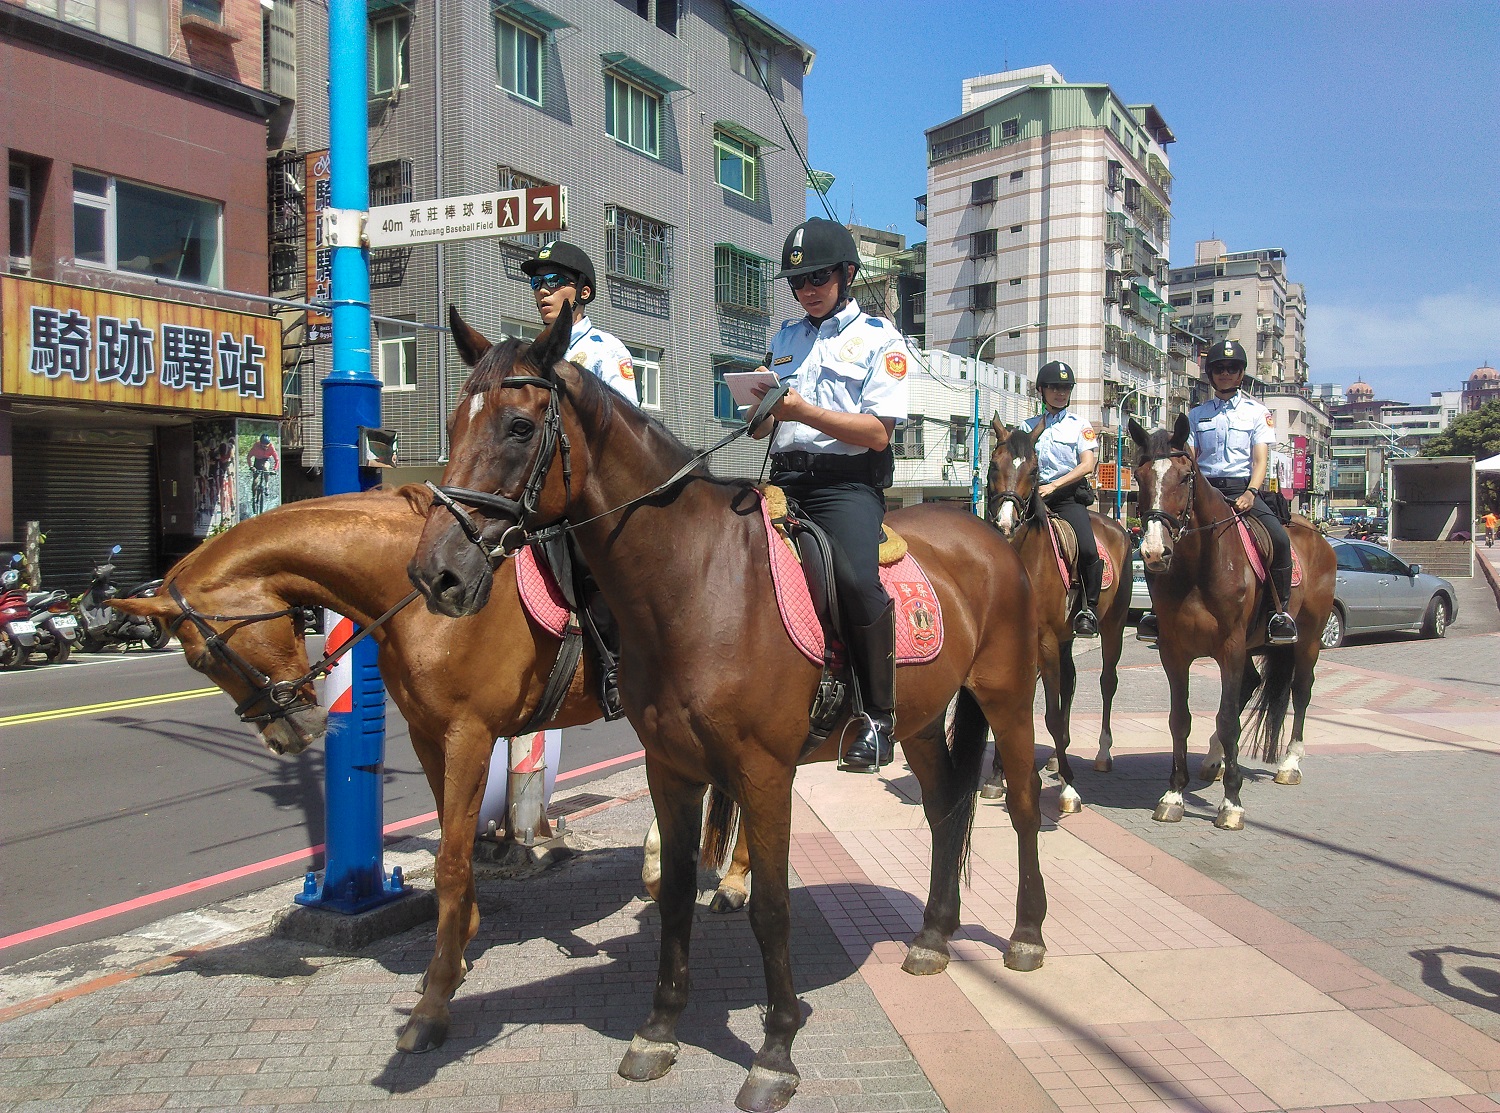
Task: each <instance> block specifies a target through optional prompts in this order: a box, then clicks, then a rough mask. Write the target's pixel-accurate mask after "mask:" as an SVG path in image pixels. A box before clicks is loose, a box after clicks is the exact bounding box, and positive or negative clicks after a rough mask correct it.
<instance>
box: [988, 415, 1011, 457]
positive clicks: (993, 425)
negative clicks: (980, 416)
mask: <svg viewBox="0 0 1500 1113" xmlns="http://www.w3.org/2000/svg"><path fill="white" fill-rule="evenodd" d="M1008 436H1010V430H1009V429H1007V428H1006V427H1005V422H1003V421H1001V420H1000V415H999V414H996V415H995V416H994V417H992V418H990V450H991V451H993V450H994V448H995V446H996V445H997V444H1000V443H1002V442H1003V441H1004V440H1005V438H1006V437H1008Z"/></svg>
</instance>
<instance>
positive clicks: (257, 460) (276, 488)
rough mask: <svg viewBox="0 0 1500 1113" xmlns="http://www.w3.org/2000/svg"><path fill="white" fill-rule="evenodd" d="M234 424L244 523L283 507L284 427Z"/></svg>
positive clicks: (271, 423) (262, 423) (237, 481)
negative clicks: (282, 438)
mask: <svg viewBox="0 0 1500 1113" xmlns="http://www.w3.org/2000/svg"><path fill="white" fill-rule="evenodd" d="M234 424H235V437H234V440H235V469H234V471H235V486H236V489H237V494H238V502H239V520H240V521H242V522H243V521H244V520H245V519H246V518H253V517H254V516H255V515H257V514H262V513H264V512H265V511H267V510H274V509H276V507H278V506H280V505H281V423H280V422H276V421H244V420H240V421H236V422H235V423H234Z"/></svg>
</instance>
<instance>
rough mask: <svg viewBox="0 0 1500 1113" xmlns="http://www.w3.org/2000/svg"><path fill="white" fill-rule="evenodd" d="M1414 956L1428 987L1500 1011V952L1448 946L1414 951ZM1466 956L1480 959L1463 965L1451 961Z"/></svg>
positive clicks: (1446, 995) (1493, 1010) (1489, 1010)
mask: <svg viewBox="0 0 1500 1113" xmlns="http://www.w3.org/2000/svg"><path fill="white" fill-rule="evenodd" d="M1411 956H1412V958H1414V959H1416V960H1417V961H1418V962H1419V963H1421V965H1422V982H1423V984H1424V985H1426V986H1427V987H1428V988H1430V989H1434V990H1436V991H1437V992H1438V993H1441V994H1442V995H1443V996H1444V997H1448V998H1451V999H1452V1000H1454V1001H1462V1002H1464V1003H1465V1004H1469V1005H1473V1006H1475V1007H1476V1008H1481V1009H1484V1010H1485V1011H1486V1012H1492V1013H1496V1014H1500V954H1495V953H1494V952H1492V951H1474V950H1470V949H1469V948H1467V947H1453V946H1448V947H1434V948H1432V949H1430V950H1421V951H1412V952H1411ZM1464 958H1472V959H1478V960H1480V962H1479V964H1468V963H1466V964H1463V965H1456V964H1453V963H1451V962H1450V960H1454V959H1458V960H1461V959H1464Z"/></svg>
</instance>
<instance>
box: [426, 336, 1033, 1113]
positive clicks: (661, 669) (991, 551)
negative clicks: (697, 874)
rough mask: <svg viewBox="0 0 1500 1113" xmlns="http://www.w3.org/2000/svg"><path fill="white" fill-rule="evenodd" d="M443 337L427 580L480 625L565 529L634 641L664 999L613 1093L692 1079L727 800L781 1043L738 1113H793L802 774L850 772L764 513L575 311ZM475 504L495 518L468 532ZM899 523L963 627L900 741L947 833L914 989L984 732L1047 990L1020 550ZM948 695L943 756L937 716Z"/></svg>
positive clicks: (907, 513) (935, 516)
mask: <svg viewBox="0 0 1500 1113" xmlns="http://www.w3.org/2000/svg"><path fill="white" fill-rule="evenodd" d="M450 318H451V325H452V330H453V336H454V340H455V342H456V343H457V345H458V349H459V352H460V353H461V354H462V356H463V358H464V360H465V362H466V363H468V364H469V365H470V366H472V367H474V372H473V374H472V375H471V376H470V378H469V381H468V382H467V384H466V385H465V387H464V391H463V393H462V394H461V395H460V397H459V400H458V405H457V407H456V409H455V411H454V416H453V422H452V436H451V439H450V443H451V444H452V446H453V451H452V459H451V461H450V463H449V465H448V469H447V472H446V473H445V475H444V482H445V483H446V484H450V485H451V486H445V487H443V488H441V490H442V491H443V492H444V496H445V497H446V498H448V499H450V500H452V501H451V502H450V503H449V504H448V505H445V506H441V507H440V506H436V505H435V506H434V508H433V512H432V514H431V515H430V516H429V518H428V523H427V528H426V530H425V531H424V532H423V535H422V543H421V545H420V546H419V548H418V550H417V554H416V556H415V557H414V558H413V561H412V565H411V576H412V580H413V582H414V583H416V584H417V585H418V586H420V587H421V588H422V590H423V591H424V592H425V593H426V595H427V597H428V601H429V605H430V606H432V607H433V608H434V609H436V610H439V611H441V612H443V613H445V614H450V615H455V616H461V615H465V614H472V613H474V612H475V611H476V610H478V609H480V608H482V607H483V606H484V603H485V600H486V598H487V597H488V594H489V592H490V590H491V583H492V581H493V576H492V575H491V564H492V562H493V561H496V560H498V559H502V558H503V551H504V550H505V549H506V548H507V547H509V546H512V545H514V544H517V543H519V542H518V539H519V537H520V536H521V535H523V534H525V533H527V531H531V530H535V529H537V528H538V527H542V526H545V525H548V524H549V523H562V522H567V523H570V524H569V525H568V526H567V528H568V529H570V530H572V532H573V535H574V537H575V538H576V539H577V542H578V544H579V546H580V548H581V550H582V552H583V555H584V557H585V559H586V560H587V561H588V564H589V567H590V568H591V569H592V571H593V574H594V576H595V577H596V578H597V580H598V582H599V584H600V587H601V589H602V591H603V593H604V596H605V598H606V600H607V601H608V603H609V605H610V607H611V609H612V610H613V611H614V613H615V615H616V617H617V619H618V620H619V624H620V629H621V641H622V666H621V671H620V682H621V692H622V696H623V699H624V705H625V711H626V714H627V715H628V716H629V718H630V722H631V724H632V725H633V726H634V727H635V728H636V732H637V734H638V735H639V736H640V738H641V741H642V743H643V744H644V745H645V747H646V771H647V777H648V779H649V782H650V785H651V796H652V800H653V801H654V803H655V805H656V815H657V819H658V821H659V823H660V825H661V839H662V884H661V897H660V908H661V921H662V940H661V953H660V961H659V966H658V974H657V983H656V991H655V996H654V1001H653V1007H652V1010H651V1013H650V1015H649V1016H648V1017H647V1019H646V1021H645V1023H644V1024H643V1025H642V1026H641V1027H640V1029H638V1031H637V1032H636V1035H635V1038H634V1040H633V1041H632V1043H631V1045H630V1048H629V1050H628V1051H627V1052H626V1054H625V1056H624V1058H623V1060H622V1061H621V1063H620V1068H619V1069H620V1073H621V1075H623V1076H624V1077H626V1078H629V1079H633V1080H645V1079H649V1078H657V1077H660V1076H661V1075H663V1074H665V1073H666V1072H667V1071H668V1070H670V1069H671V1066H672V1063H673V1061H674V1060H675V1058H676V1054H677V1043H676V1040H675V1029H676V1024H677V1020H678V1017H679V1016H680V1015H681V1013H682V1009H683V1007H684V1006H685V1004H686V1002H687V988H688V942H689V935H690V931H691V927H692V917H693V895H694V858H695V856H696V852H697V849H698V845H699V833H700V829H701V827H702V813H701V804H702V800H703V793H704V788H705V786H706V785H710V784H712V785H714V786H717V787H718V788H720V789H722V790H723V791H724V792H726V793H727V794H728V795H729V796H730V797H732V798H733V799H734V801H735V802H736V803H737V804H738V805H739V807H740V809H741V821H742V826H743V829H744V831H745V833H746V835H747V837H748V839H749V846H750V860H751V866H752V868H753V871H754V876H755V886H754V891H753V892H752V893H751V896H750V905H749V907H750V921H751V925H752V928H753V930H754V931H755V935H756V939H757V941H758V942H759V944H760V948H761V954H762V960H763V963H764V969H765V976H766V984H767V994H768V998H769V1007H768V1009H767V1013H766V1021H765V1030H766V1040H765V1043H764V1044H763V1046H762V1047H761V1049H760V1051H759V1052H758V1053H757V1054H756V1056H755V1059H754V1063H753V1066H752V1068H751V1070H750V1074H749V1076H748V1077H747V1079H746V1080H745V1083H744V1086H743V1087H742V1088H741V1090H740V1093H739V1096H738V1097H737V1098H736V1104H737V1105H739V1107H740V1108H742V1109H750V1110H768V1109H779V1108H781V1107H782V1106H784V1105H785V1104H786V1103H787V1102H788V1101H789V1100H790V1099H791V1096H792V1094H793V1092H794V1091H795V1089H796V1086H797V1082H798V1075H797V1071H796V1067H795V1066H794V1065H793V1063H792V1057H791V1044H792V1039H793V1037H794V1036H795V1034H796V1031H797V1029H798V1028H799V1027H800V1026H801V1023H802V1020H801V1011H800V1007H799V1005H798V1002H797V997H796V991H795V990H794V988H793V985H792V973H791V966H790V955H789V948H788V933H789V930H790V922H791V912H790V904H789V899H788V878H787V852H788V847H789V844H790V836H791V796H792V777H793V774H794V771H795V769H796V766H797V763H798V761H799V760H802V759H804V758H808V759H812V760H818V759H831V758H833V757H834V756H836V752H837V742H838V737H839V732H838V731H837V730H835V732H834V734H833V735H832V736H831V737H830V738H829V739H828V740H827V741H826V742H825V743H824V744H823V745H822V747H821V748H820V749H818V750H817V751H815V752H814V753H812V754H804V752H803V750H804V743H805V742H806V741H807V739H808V735H809V711H808V709H809V708H810V707H811V705H812V703H813V698H814V694H815V692H816V691H817V688H818V683H819V670H818V668H817V667H815V666H814V665H812V664H810V663H809V662H808V661H807V659H806V658H805V657H803V656H802V654H801V653H800V652H798V650H797V648H796V647H795V646H794V645H793V643H792V641H791V639H790V638H789V637H788V635H787V634H786V631H785V630H784V628H783V626H782V623H781V618H780V616H779V614H778V612H777V605H776V602H775V599H774V594H773V592H774V589H773V585H772V581H771V573H770V567H769V553H768V545H769V544H770V543H771V542H770V541H769V540H768V538H767V537H766V533H765V529H764V527H763V525H762V516H761V511H760V508H759V502H758V497H757V495H756V492H755V491H754V490H753V489H752V488H751V487H750V486H749V484H747V483H745V482H742V481H726V480H718V479H715V478H714V477H713V476H712V475H710V474H709V473H708V471H707V469H706V468H704V467H702V466H701V465H695V463H694V455H693V453H692V452H691V451H690V450H689V449H687V448H686V447H685V446H683V445H682V444H681V443H680V442H679V441H678V440H677V439H676V438H675V437H673V436H672V435H671V433H669V432H668V431H667V430H666V428H665V427H664V426H662V425H661V424H660V423H659V422H657V421H655V420H653V419H652V418H651V417H649V416H648V415H646V414H645V413H644V412H643V411H641V410H639V409H636V408H635V407H633V406H628V405H624V404H622V403H621V402H620V401H619V399H618V398H617V397H613V396H612V395H611V393H610V391H609V390H608V389H607V388H606V387H604V386H603V384H602V383H600V381H599V380H598V379H597V378H595V377H594V376H593V375H591V374H589V373H587V372H584V371H581V370H580V369H579V368H578V367H576V366H574V365H572V364H569V363H567V362H565V361H564V360H563V354H564V351H565V349H566V347H567V339H568V333H569V329H570V327H571V312H570V310H569V309H567V308H565V309H564V311H563V313H562V314H561V315H560V316H559V317H558V319H557V321H556V322H554V323H553V325H552V327H551V329H550V330H549V331H548V332H546V333H544V334H543V335H542V336H541V337H539V338H538V340H537V341H536V342H535V343H534V344H532V345H531V346H529V347H528V346H527V345H526V344H524V343H523V342H521V341H518V340H508V341H505V342H503V343H501V344H498V345H495V346H493V347H492V346H491V345H490V344H489V342H488V341H487V340H485V339H484V337H482V336H481V335H479V334H478V333H477V332H475V331H474V330H473V329H471V328H470V327H469V326H468V325H466V324H465V323H464V322H463V320H462V319H461V318H459V316H458V314H457V313H456V312H453V313H451V314H450ZM679 475H681V476H682V478H680V479H676V478H674V477H677V476H679ZM490 492H495V493H494V494H491V493H490ZM460 501H461V502H463V503H466V504H468V505H469V506H473V507H476V508H479V509H478V510H477V512H476V513H471V512H470V511H469V510H467V509H465V508H464V507H463V506H460V505H458V503H459V502H460ZM627 503H628V504H629V505H628V506H627V505H626V504H627ZM888 520H889V521H890V522H891V524H892V525H893V526H894V527H895V528H897V529H899V530H900V532H901V533H902V535H903V536H905V537H906V539H907V541H908V543H909V545H910V548H911V551H912V552H913V553H914V554H915V555H916V556H917V558H918V560H919V561H920V562H921V564H922V566H923V567H924V569H925V570H926V572H927V574H928V576H929V578H930V579H931V581H932V584H933V587H934V589H935V591H936V593H937V596H938V599H939V602H940V604H941V607H942V616H943V624H944V626H945V629H946V642H945V645H944V648H943V651H942V653H941V654H940V655H939V656H938V657H937V658H936V659H935V660H933V661H932V662H930V663H928V664H924V665H915V666H911V667H908V668H903V669H901V670H899V673H898V676H899V680H898V683H897V696H898V707H897V721H898V734H899V736H900V738H901V740H902V741H903V743H904V748H905V754H906V760H907V762H908V763H909V764H910V766H911V767H912V770H913V772H915V774H916V775H917V777H918V780H919V781H920V783H921V786H922V800H923V808H924V810H925V812H926V816H927V820H928V823H929V825H930V826H931V828H932V879H931V886H930V889H929V894H928V901H927V907H926V911H925V915H924V924H923V927H922V930H921V931H920V932H918V934H917V936H916V938H915V940H914V941H913V943H912V945H911V948H910V950H909V952H908V954H907V958H906V962H905V963H904V967H905V968H906V969H907V970H908V971H909V972H912V973H933V972H937V971H939V970H942V969H943V968H944V967H945V966H946V964H947V961H948V944H947V941H948V938H949V937H950V936H951V935H952V933H953V931H954V930H956V928H957V927H958V923H959V874H960V868H961V862H962V859H963V856H964V853H965V851H966V848H967V845H968V836H969V831H970V828H971V824H972V821H973V814H974V795H975V789H976V788H977V786H978V782H979V771H980V766H981V764H982V762H983V758H984V748H985V731H986V720H988V724H989V725H990V726H992V727H993V728H994V731H995V734H996V737H997V739H998V742H997V745H998V746H999V747H1000V748H1001V750H1002V751H1003V755H1004V758H1003V760H1004V765H1005V768H1006V769H1007V770H1008V771H1010V772H1011V780H1010V785H1011V811H1010V816H1011V822H1012V824H1013V826H1014V827H1015V829H1016V832H1017V835H1018V842H1019V851H1018V854H1019V859H1020V871H1019V874H1020V882H1019V886H1018V893H1017V901H1016V905H1017V919H1016V925H1015V930H1014V932H1013V934H1012V936H1011V944H1010V947H1009V950H1008V952H1007V955H1006V962H1007V964H1008V965H1010V966H1012V967H1014V968H1020V969H1033V968H1035V967H1036V966H1038V965H1039V964H1040V962H1041V960H1042V956H1043V954H1044V952H1045V947H1044V945H1043V942H1042V934H1041V924H1042V919H1043V916H1044V915H1045V911H1046V897H1045V893H1044V889H1043V885H1042V876H1041V869H1040V864H1039V861H1038V854H1037V831H1038V829H1039V827H1040V821H1041V815H1040V811H1039V807H1038V799H1039V795H1040V787H1041V786H1040V778H1039V777H1038V776H1037V774H1036V771H1035V769H1034V768H1033V749H1032V747H1033V728H1032V722H1031V700H1032V695H1033V692H1034V691H1035V684H1036V615H1035V609H1034V605H1033V602H1032V599H1031V590H1030V586H1029V584H1028V582H1027V579H1026V576H1025V573H1024V569H1023V568H1022V567H1021V564H1020V560H1019V558H1018V557H1017V556H1016V554H1015V551H1014V550H1013V549H1011V547H1010V546H1009V545H1007V544H1006V543H1005V542H1004V541H1003V540H1002V539H1001V538H1000V536H999V535H998V534H996V533H995V531H994V530H992V529H990V528H989V527H988V526H987V525H986V524H985V523H984V522H982V521H980V520H979V519H977V518H974V517H973V516H971V515H968V514H965V513H961V512H958V511H955V510H952V509H948V508H943V507H937V506H917V507H913V508H910V509H907V510H902V511H899V512H897V513H895V514H892V515H891V516H890V518H889V519H888ZM497 540H498V541H499V542H500V545H499V547H495V542H496V541H497ZM955 695H957V696H958V710H957V714H956V719H955V724H954V731H953V740H952V744H951V747H950V744H949V741H948V737H947V734H946V731H945V727H944V714H945V711H946V710H947V708H948V705H949V703H950V702H951V701H952V700H953V698H954V696H955ZM727 818H728V817H727V816H726V815H724V814H721V813H718V812H715V811H711V812H710V816H709V826H710V832H709V839H708V840H707V842H706V845H717V844H719V843H720V840H721V838H722V835H721V832H722V830H723V827H724V824H725V822H726V821H727Z"/></svg>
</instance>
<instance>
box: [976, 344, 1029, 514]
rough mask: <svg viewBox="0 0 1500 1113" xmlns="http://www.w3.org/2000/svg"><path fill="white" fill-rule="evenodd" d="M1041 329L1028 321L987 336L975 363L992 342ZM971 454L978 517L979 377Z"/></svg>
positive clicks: (978, 350) (977, 353)
mask: <svg viewBox="0 0 1500 1113" xmlns="http://www.w3.org/2000/svg"><path fill="white" fill-rule="evenodd" d="M1041 327H1042V323H1041V322H1040V321H1028V322H1026V324H1024V325H1017V326H1016V327H1015V328H1010V329H1006V330H1005V331H1004V332H997V333H993V334H991V335H989V336H986V337H985V338H984V339H983V340H981V341H980V342H979V347H977V348H975V349H974V362H975V363H979V362H980V357H981V356H982V355H983V354H984V347H985V345H986V344H988V343H989V342H990V341H991V340H999V339H1000V337H1002V336H1009V335H1010V334H1011V333H1013V332H1020V331H1021V330H1022V329H1027V328H1041ZM969 452H970V457H969V462H970V463H971V464H972V466H973V473H974V477H973V486H972V488H971V489H970V491H969V502H970V505H971V506H972V507H973V509H974V513H975V515H978V513H979V379H978V377H976V378H975V379H974V447H973V448H971V449H970V450H969Z"/></svg>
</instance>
